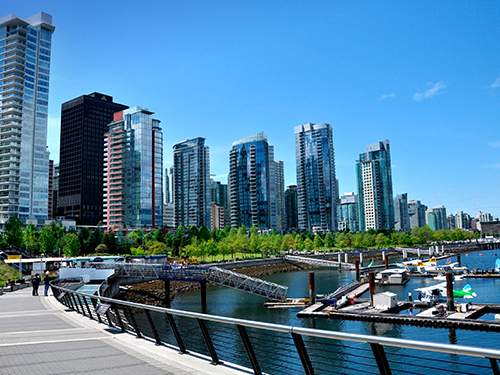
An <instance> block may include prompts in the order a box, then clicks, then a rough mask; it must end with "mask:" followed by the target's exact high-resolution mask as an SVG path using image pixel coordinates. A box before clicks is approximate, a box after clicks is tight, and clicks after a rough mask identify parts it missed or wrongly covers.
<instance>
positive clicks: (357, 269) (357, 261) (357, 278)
mask: <svg viewBox="0 0 500 375" xmlns="http://www.w3.org/2000/svg"><path fill="white" fill-rule="evenodd" d="M354 264H355V267H356V281H359V260H356V261H355V262H354Z"/></svg>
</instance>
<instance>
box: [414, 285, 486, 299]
mask: <svg viewBox="0 0 500 375" xmlns="http://www.w3.org/2000/svg"><path fill="white" fill-rule="evenodd" d="M415 292H420V293H421V294H422V298H421V301H422V302H430V301H440V300H442V299H446V297H447V294H446V283H441V284H437V285H432V286H426V287H424V288H418V289H415ZM453 297H455V298H465V299H469V298H474V297H477V294H476V292H473V291H472V288H471V286H470V285H469V284H467V285H466V286H464V287H463V288H462V289H459V290H453Z"/></svg>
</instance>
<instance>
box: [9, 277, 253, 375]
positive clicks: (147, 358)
mask: <svg viewBox="0 0 500 375" xmlns="http://www.w3.org/2000/svg"><path fill="white" fill-rule="evenodd" d="M40 292H41V294H42V295H40V296H39V297H38V296H37V297H33V296H31V288H26V289H21V290H18V291H15V292H10V293H5V294H4V295H2V296H0V358H2V361H1V369H0V373H1V374H2V375H20V374H23V375H24V374H27V375H31V374H33V375H35V374H36V375H38V374H68V373H71V374H89V373H99V374H120V375H129V374H130V375H135V374H142V373H147V374H148V375H160V374H162V375H181V374H182V375H187V374H214V375H215V374H217V375H219V374H224V375H226V374H227V375H229V374H251V373H252V371H250V370H248V369H244V368H241V367H239V366H236V365H232V364H228V363H226V364H221V365H217V366H214V365H212V364H211V359H210V358H208V357H205V356H203V355H198V354H195V353H192V354H184V355H180V354H179V353H178V350H177V349H176V348H170V347H167V346H164V345H163V346H155V344H154V341H149V340H146V339H140V340H138V339H136V338H135V336H134V335H131V334H128V333H121V331H119V330H117V329H115V328H110V327H108V326H105V325H102V324H99V323H97V322H96V321H93V320H90V319H88V318H86V317H84V316H82V315H80V314H77V313H75V312H67V311H65V307H64V306H63V305H61V304H59V303H58V302H57V301H56V300H55V298H54V297H53V296H49V297H44V296H43V286H42V287H41V288H40ZM50 294H51V293H50Z"/></svg>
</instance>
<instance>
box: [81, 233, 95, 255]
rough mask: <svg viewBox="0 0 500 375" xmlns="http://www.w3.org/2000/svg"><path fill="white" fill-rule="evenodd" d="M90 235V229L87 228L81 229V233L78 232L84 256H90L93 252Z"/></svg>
mask: <svg viewBox="0 0 500 375" xmlns="http://www.w3.org/2000/svg"><path fill="white" fill-rule="evenodd" d="M90 235H91V232H90V229H89V228H87V227H83V228H81V229H80V232H78V241H80V249H81V251H82V254H90V253H91V252H92V250H91V249H90V246H89V238H90Z"/></svg>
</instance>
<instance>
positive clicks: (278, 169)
mask: <svg viewBox="0 0 500 375" xmlns="http://www.w3.org/2000/svg"><path fill="white" fill-rule="evenodd" d="M274 164H275V168H274V171H275V177H276V229H277V230H283V229H286V209H285V167H284V165H283V162H282V161H275V162H274Z"/></svg>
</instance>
